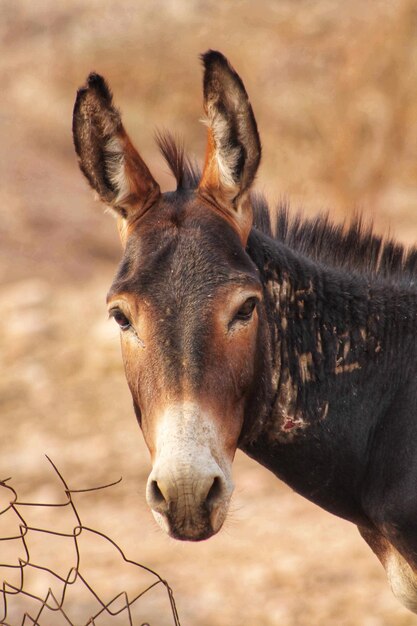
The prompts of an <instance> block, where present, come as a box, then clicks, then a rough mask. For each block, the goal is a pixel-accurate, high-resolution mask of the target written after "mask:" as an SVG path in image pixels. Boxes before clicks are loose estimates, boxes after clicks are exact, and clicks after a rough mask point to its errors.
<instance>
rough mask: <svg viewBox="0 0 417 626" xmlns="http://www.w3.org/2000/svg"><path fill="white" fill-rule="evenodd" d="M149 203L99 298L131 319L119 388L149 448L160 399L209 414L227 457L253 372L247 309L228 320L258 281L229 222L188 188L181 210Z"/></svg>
mask: <svg viewBox="0 0 417 626" xmlns="http://www.w3.org/2000/svg"><path fill="white" fill-rule="evenodd" d="M169 199H171V202H170V201H169ZM158 209H159V210H158V213H150V214H149V215H148V216H146V217H145V218H144V219H143V220H141V222H140V223H139V224H138V225H137V227H136V228H135V229H134V230H133V232H132V233H131V235H130V237H129V238H128V240H127V245H126V251H125V256H124V259H123V261H122V266H121V272H120V273H119V276H118V277H117V278H116V280H115V283H114V285H113V287H112V289H111V292H110V296H109V308H114V307H115V306H117V307H119V308H120V309H121V310H122V311H123V313H124V314H125V315H126V317H127V318H128V319H129V320H130V322H131V328H130V329H129V330H126V331H122V349H123V359H124V363H125V368H126V376H127V379H128V383H129V387H130V389H131V392H132V396H133V399H134V402H135V404H136V405H137V407H138V408H139V410H140V413H141V416H142V428H143V430H144V435H145V438H146V440H147V443H148V446H149V448H150V450H151V453H152V449H153V444H152V420H154V419H157V416H158V415H159V414H161V412H163V410H164V407H166V406H167V405H169V404H173V403H178V402H194V403H199V404H200V405H202V406H205V407H206V408H207V410H208V411H209V412H210V414H211V415H214V416H216V419H218V420H219V428H220V429H221V431H222V432H223V434H224V436H225V449H228V450H229V455H230V456H231V457H232V456H233V455H234V452H235V449H236V446H237V441H238V438H239V434H240V430H241V427H242V422H243V415H244V406H245V401H246V396H247V394H248V393H249V392H250V391H251V385H252V380H253V377H254V374H255V372H254V363H255V362H256V359H255V351H256V347H257V341H258V312H257V308H255V310H254V312H253V315H252V318H251V319H250V320H248V321H243V322H242V321H239V320H237V321H236V320H235V321H234V323H233V320H234V317H235V316H236V313H237V312H238V311H239V308H240V306H241V305H242V304H243V303H245V302H246V300H247V299H248V298H257V299H258V300H259V301H260V300H261V298H262V293H261V289H260V284H259V281H258V278H257V274H256V271H255V269H254V267H253V266H252V264H251V262H250V260H249V258H248V257H247V256H246V254H245V253H244V251H243V250H242V249H241V247H240V244H239V239H238V237H237V235H236V234H235V232H234V230H233V229H232V228H231V227H229V226H228V225H227V223H225V222H224V220H223V218H221V217H218V216H217V215H215V214H214V213H213V215H211V214H210V212H206V210H205V207H204V206H202V205H201V204H200V203H199V200H198V196H196V195H195V194H190V196H189V200H188V203H187V204H186V206H185V207H184V208H183V211H182V214H181V212H180V213H179V212H178V211H177V209H176V207H175V205H174V203H173V198H170V197H169V196H168V199H166V200H165V203H162V204H161V205H160V206H159V208H158ZM198 213H200V218H201V219H202V220H203V226H204V222H205V226H206V228H201V227H200V226H201V223H200V226H197V222H196V214H198ZM179 224H180V226H181V228H179ZM191 234H193V238H191ZM219 239H220V243H222V245H221V249H222V250H223V254H221V253H220V252H219V249H218V242H219ZM226 241H227V242H228V243H227V244H226ZM148 250H149V251H152V252H153V254H152V256H153V259H152V258H151V259H150V258H149V257H147V251H148ZM222 257H223V258H222ZM229 257H230V260H231V267H230V266H229ZM191 261H192V262H191ZM153 266H155V270H154V271H153ZM156 267H158V271H156ZM125 268H126V269H125Z"/></svg>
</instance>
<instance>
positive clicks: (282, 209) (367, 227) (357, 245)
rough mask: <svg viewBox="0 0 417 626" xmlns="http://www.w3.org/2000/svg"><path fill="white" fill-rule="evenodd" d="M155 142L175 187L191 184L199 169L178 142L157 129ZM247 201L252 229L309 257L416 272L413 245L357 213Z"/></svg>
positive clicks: (381, 272)
mask: <svg viewBox="0 0 417 626" xmlns="http://www.w3.org/2000/svg"><path fill="white" fill-rule="evenodd" d="M156 142H157V144H158V147H159V149H160V151H161V153H162V156H163V157H164V159H165V161H166V163H167V165H168V167H169V169H170V170H171V172H172V174H173V175H174V177H175V180H176V183H177V190H181V189H196V188H197V187H198V184H199V182H200V178H201V170H200V168H199V167H198V165H197V163H196V162H194V161H193V160H191V159H190V158H189V157H188V155H187V154H186V153H185V150H184V145H183V143H182V142H181V141H179V140H178V139H177V138H175V137H174V136H173V135H171V134H170V133H169V132H157V134H156ZM252 206H253V211H254V222H253V223H254V227H255V228H256V229H257V230H259V231H261V232H262V233H264V234H266V235H268V236H269V237H272V238H273V239H275V240H276V241H278V242H280V243H283V244H285V245H287V246H288V247H290V248H291V249H293V250H296V251H298V252H300V253H301V254H303V255H304V256H306V257H309V258H310V259H312V260H314V261H317V262H319V263H323V264H324V265H327V266H332V267H339V268H343V269H346V270H349V271H354V272H359V273H361V274H368V275H369V276H370V277H382V278H385V279H391V280H392V279H396V281H400V282H401V280H404V279H405V280H406V281H407V282H410V281H411V280H412V278H413V277H415V276H416V275H417V247H415V246H413V247H411V248H409V249H407V248H406V247H405V246H404V245H402V244H400V243H398V242H396V241H395V240H394V239H392V238H391V237H384V236H381V235H377V234H376V233H375V232H374V228H373V224H372V221H370V220H368V221H367V222H365V221H364V219H363V217H362V216H361V215H360V214H357V215H356V216H354V217H353V219H352V220H351V221H350V223H346V222H343V223H341V224H335V223H334V222H333V221H332V220H331V218H330V216H329V214H328V213H324V214H321V215H319V216H317V217H313V218H306V217H304V216H303V215H302V213H301V212H298V213H296V214H295V215H293V216H290V212H289V207H288V205H287V204H286V203H285V202H284V203H280V204H279V205H278V207H277V208H276V210H274V209H272V210H271V208H270V206H269V205H268V202H267V200H266V198H265V196H263V195H262V194H259V193H252ZM274 214H275V215H276V217H275V220H274V219H273V217H272V216H273V215H274Z"/></svg>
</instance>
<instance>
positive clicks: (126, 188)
mask: <svg viewBox="0 0 417 626" xmlns="http://www.w3.org/2000/svg"><path fill="white" fill-rule="evenodd" d="M72 130H73V137H74V145H75V150H76V152H77V155H78V160H79V164H80V168H81V171H82V172H83V174H84V175H85V176H86V178H87V180H88V182H89V183H90V185H91V186H92V188H93V189H94V190H95V191H96V192H97V193H98V195H99V196H100V198H101V200H102V201H103V202H105V203H106V204H108V205H110V206H111V207H112V208H113V209H115V210H116V211H117V213H118V214H119V215H120V216H121V217H123V218H126V219H127V220H128V221H131V220H133V219H137V218H138V217H140V216H141V215H143V214H144V213H145V211H147V209H148V208H149V207H150V206H152V204H154V202H155V201H156V200H157V199H158V197H159V194H160V190H159V185H158V184H157V183H156V182H155V180H154V178H153V177H152V174H151V173H150V171H149V169H148V168H147V166H146V165H145V163H144V161H143V160H142V158H141V157H140V155H139V154H138V152H137V151H136V149H135V148H134V146H133V144H132V142H131V141H130V139H129V137H128V135H127V133H126V131H125V129H124V128H123V124H122V121H121V117H120V113H119V111H118V110H117V109H116V108H115V106H114V105H113V98H112V94H111V91H110V89H109V87H108V86H107V84H106V82H105V80H104V78H102V77H101V76H99V75H98V74H94V73H93V74H90V75H89V77H88V79H87V83H86V85H85V87H82V88H81V89H79V90H78V93H77V99H76V101H75V106H74V114H73V125H72Z"/></svg>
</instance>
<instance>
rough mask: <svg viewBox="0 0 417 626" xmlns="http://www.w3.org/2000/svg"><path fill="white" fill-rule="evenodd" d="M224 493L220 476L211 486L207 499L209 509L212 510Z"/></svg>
mask: <svg viewBox="0 0 417 626" xmlns="http://www.w3.org/2000/svg"><path fill="white" fill-rule="evenodd" d="M221 492H222V481H221V480H220V478H219V477H218V476H216V477H215V479H214V480H213V484H212V485H211V487H210V489H209V492H208V494H207V497H206V504H207V505H208V506H209V508H212V507H213V506H214V504H215V503H216V500H218V499H219V497H220V495H221Z"/></svg>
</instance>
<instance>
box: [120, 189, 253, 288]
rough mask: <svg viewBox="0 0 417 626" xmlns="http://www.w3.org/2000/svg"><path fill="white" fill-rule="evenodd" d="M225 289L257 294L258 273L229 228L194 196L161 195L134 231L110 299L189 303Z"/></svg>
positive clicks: (190, 193)
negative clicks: (180, 299) (144, 298)
mask: <svg viewBox="0 0 417 626" xmlns="http://www.w3.org/2000/svg"><path fill="white" fill-rule="evenodd" d="M227 285H230V286H233V285H237V286H241V287H252V288H259V286H260V281H259V278H258V270H257V268H256V266H255V264H254V263H253V262H252V260H251V259H250V257H249V256H248V254H247V253H246V252H245V250H244V248H243V247H242V244H241V242H240V239H239V237H238V235H237V234H236V232H235V231H234V229H233V228H232V227H231V226H230V225H229V224H228V222H227V221H226V220H225V219H223V218H222V217H221V216H220V215H217V214H216V213H215V212H214V211H212V210H210V209H209V208H207V206H204V203H202V202H201V201H199V199H198V197H197V194H195V193H194V192H190V191H187V192H185V191H180V192H172V193H166V194H163V196H162V197H161V200H160V201H159V202H158V204H157V205H156V206H154V207H153V208H152V209H151V210H149V211H148V213H147V214H146V215H144V216H143V218H142V219H141V220H140V221H139V222H138V223H137V224H136V225H135V226H134V227H133V228H132V229H131V231H130V234H129V237H128V240H127V243H126V248H125V252H124V256H123V259H122V262H121V264H120V267H119V270H118V272H117V275H116V277H115V279H114V281H113V284H112V286H111V288H110V291H109V294H108V298H109V299H111V298H113V297H114V296H116V295H117V294H118V293H129V292H130V293H133V294H141V295H143V296H147V297H150V298H151V299H154V298H156V297H157V296H158V294H159V295H162V296H163V297H167V296H168V294H169V293H171V294H175V296H176V297H177V298H178V296H180V297H181V296H182V297H183V298H187V295H193V296H195V295H196V294H197V293H198V294H201V295H204V294H206V295H207V294H210V293H212V292H213V290H215V289H216V288H219V287H220V286H227Z"/></svg>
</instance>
